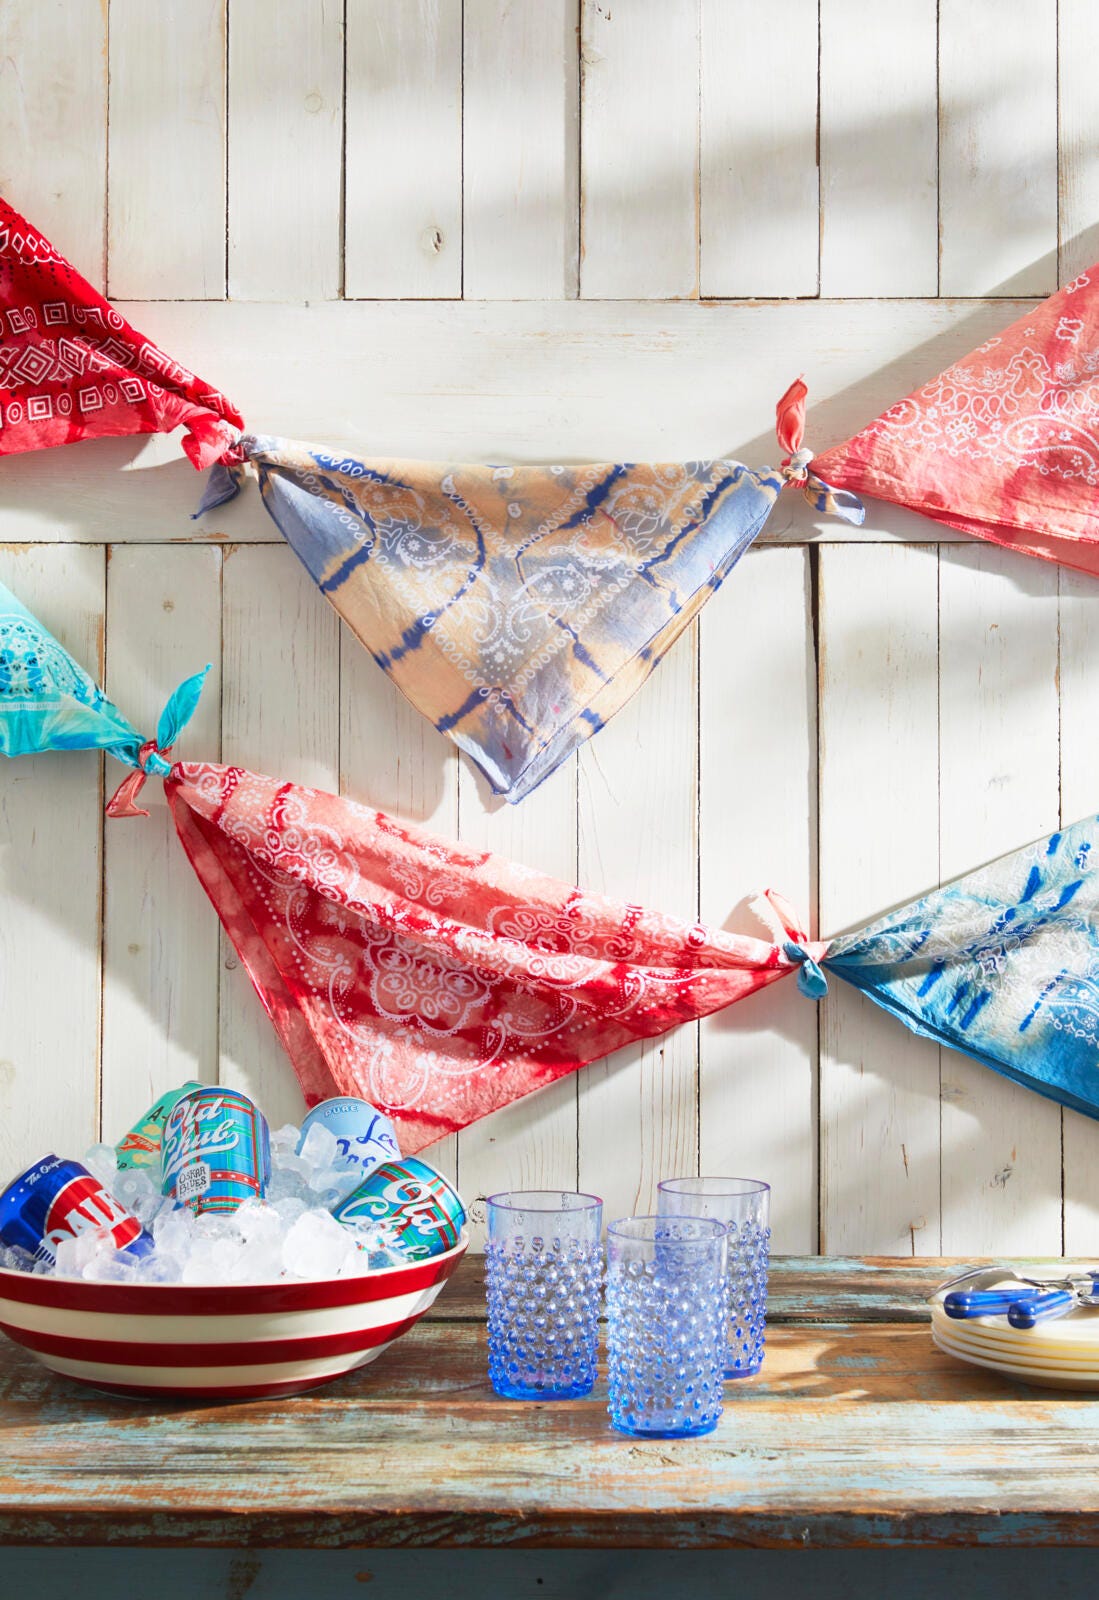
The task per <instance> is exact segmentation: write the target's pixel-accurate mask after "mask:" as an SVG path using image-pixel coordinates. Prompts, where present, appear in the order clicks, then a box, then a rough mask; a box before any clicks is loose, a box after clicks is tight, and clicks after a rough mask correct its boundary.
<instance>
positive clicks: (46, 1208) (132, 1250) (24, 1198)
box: [0, 1155, 153, 1263]
mask: <svg viewBox="0 0 1099 1600" xmlns="http://www.w3.org/2000/svg"><path fill="white" fill-rule="evenodd" d="M103 1229H107V1230H108V1231H109V1232H110V1235H111V1238H112V1239H113V1240H114V1243H115V1248H116V1249H117V1250H122V1251H125V1253H126V1254H127V1255H131V1256H146V1255H148V1254H149V1252H150V1251H151V1250H152V1248H153V1240H152V1236H151V1235H150V1234H148V1233H146V1231H145V1229H144V1228H143V1227H142V1226H141V1223H140V1222H139V1221H138V1220H137V1218H136V1217H135V1216H133V1215H131V1213H130V1212H129V1211H127V1210H126V1207H125V1206H124V1205H122V1204H120V1202H119V1201H118V1200H116V1199H115V1197H114V1195H113V1194H111V1192H110V1190H109V1189H105V1188H104V1187H103V1185H102V1184H101V1183H100V1181H99V1179H98V1178H94V1177H93V1176H92V1174H91V1173H90V1172H89V1171H88V1169H87V1167H82V1166H81V1165H80V1163H79V1161H69V1160H66V1159H65V1158H63V1157H61V1156H53V1155H50V1156H43V1157H42V1159H41V1161H36V1162H35V1164H34V1166H33V1167H28V1168H27V1170H26V1172H22V1173H20V1175H19V1177H18V1178H16V1179H15V1181H14V1183H10V1184H9V1185H8V1187H7V1188H6V1189H5V1190H4V1192H3V1194H0V1244H6V1245H7V1246H8V1248H9V1250H16V1249H18V1250H26V1251H28V1252H29V1254H31V1255H32V1256H34V1257H35V1259H36V1260H38V1261H49V1262H51V1263H53V1262H55V1261H56V1259H57V1257H56V1254H55V1252H56V1250H57V1246H58V1245H59V1244H60V1243H61V1241H62V1239H76V1238H78V1237H79V1236H80V1234H82V1233H98V1232H100V1231H102V1230H103Z"/></svg>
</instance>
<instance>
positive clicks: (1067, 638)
mask: <svg viewBox="0 0 1099 1600" xmlns="http://www.w3.org/2000/svg"><path fill="white" fill-rule="evenodd" d="M1059 580H1060V583H1059V587H1060V632H1061V637H1060V646H1061V651H1060V655H1061V671H1060V684H1061V821H1062V823H1063V824H1065V825H1066V826H1067V825H1068V824H1069V823H1072V822H1076V821H1078V820H1079V819H1080V818H1081V817H1086V816H1087V815H1088V814H1089V813H1090V814H1091V815H1093V816H1094V815H1096V814H1099V741H1097V740H1096V737H1095V705H1096V695H1097V693H1099V605H1097V604H1096V602H1097V601H1099V583H1097V582H1096V580H1095V579H1094V578H1089V577H1087V576H1085V574H1084V573H1082V572H1070V571H1069V570H1068V569H1067V568H1062V569H1061V570H1060V573H1059ZM1063 1118H1064V1128H1063V1136H1064V1149H1063V1167H1064V1206H1065V1235H1064V1249H1065V1253H1066V1254H1067V1255H1087V1254H1089V1253H1090V1252H1092V1251H1093V1250H1094V1249H1095V1240H1096V1236H1097V1232H1099V1164H1097V1163H1096V1160H1095V1145H1096V1136H1097V1134H1099V1129H1097V1128H1096V1125H1095V1122H1094V1121H1093V1119H1092V1118H1091V1117H1085V1116H1081V1114H1080V1113H1079V1112H1077V1111H1065V1112H1064V1113H1063Z"/></svg>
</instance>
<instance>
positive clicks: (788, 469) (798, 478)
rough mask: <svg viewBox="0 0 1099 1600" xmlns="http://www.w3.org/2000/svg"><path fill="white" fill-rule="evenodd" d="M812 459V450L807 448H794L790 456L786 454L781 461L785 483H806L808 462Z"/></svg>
mask: <svg viewBox="0 0 1099 1600" xmlns="http://www.w3.org/2000/svg"><path fill="white" fill-rule="evenodd" d="M812 459H813V452H812V451H811V450H809V449H808V448H802V449H801V450H796V451H795V452H794V454H793V455H792V456H787V458H786V460H785V461H784V462H783V463H782V476H783V477H784V478H785V479H786V482H787V483H807V482H808V480H809V463H810V461H812Z"/></svg>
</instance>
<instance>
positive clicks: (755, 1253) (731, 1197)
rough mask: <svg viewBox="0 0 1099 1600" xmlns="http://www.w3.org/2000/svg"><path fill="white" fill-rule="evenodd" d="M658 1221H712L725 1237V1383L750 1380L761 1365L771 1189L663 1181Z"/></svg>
mask: <svg viewBox="0 0 1099 1600" xmlns="http://www.w3.org/2000/svg"><path fill="white" fill-rule="evenodd" d="M656 1205H657V1210H658V1212H659V1213H660V1215H661V1216H683V1215H688V1216H695V1217H713V1218H715V1219H716V1220H717V1221H718V1222H723V1223H724V1224H725V1227H726V1228H727V1229H728V1232H729V1266H728V1272H729V1332H728V1349H727V1352H726V1356H725V1376H726V1377H727V1378H750V1377H752V1376H753V1375H754V1374H755V1373H757V1372H758V1371H759V1369H760V1367H761V1366H762V1365H763V1347H764V1343H765V1338H766V1326H767V1269H768V1265H769V1263H770V1259H771V1227H770V1220H771V1189H770V1186H769V1185H768V1184H766V1183H762V1182H760V1180H759V1179H758V1178H666V1179H665V1180H664V1182H663V1183H661V1184H660V1185H658V1188H657V1201H656Z"/></svg>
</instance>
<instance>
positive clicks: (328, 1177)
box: [309, 1130, 363, 1211]
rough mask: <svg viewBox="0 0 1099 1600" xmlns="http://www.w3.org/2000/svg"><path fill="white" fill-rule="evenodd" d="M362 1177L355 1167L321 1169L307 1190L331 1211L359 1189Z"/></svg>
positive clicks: (314, 1175)
mask: <svg viewBox="0 0 1099 1600" xmlns="http://www.w3.org/2000/svg"><path fill="white" fill-rule="evenodd" d="M322 1131H323V1130H322ZM362 1176H363V1172H362V1168H361V1167H360V1166H357V1165H356V1166H348V1165H344V1166H342V1167H322V1168H319V1169H318V1170H317V1171H316V1172H314V1174H313V1176H312V1177H311V1178H310V1180H309V1188H310V1190H311V1191H312V1193H313V1194H314V1195H315V1196H316V1197H317V1199H318V1200H320V1202H321V1204H322V1205H324V1206H326V1207H327V1208H328V1210H329V1211H332V1210H334V1209H335V1207H336V1206H338V1205H339V1203H340V1201H341V1200H346V1199H347V1197H348V1195H349V1194H351V1193H352V1192H353V1191H354V1190H355V1189H357V1188H358V1187H359V1184H360V1183H361V1182H362Z"/></svg>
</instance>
